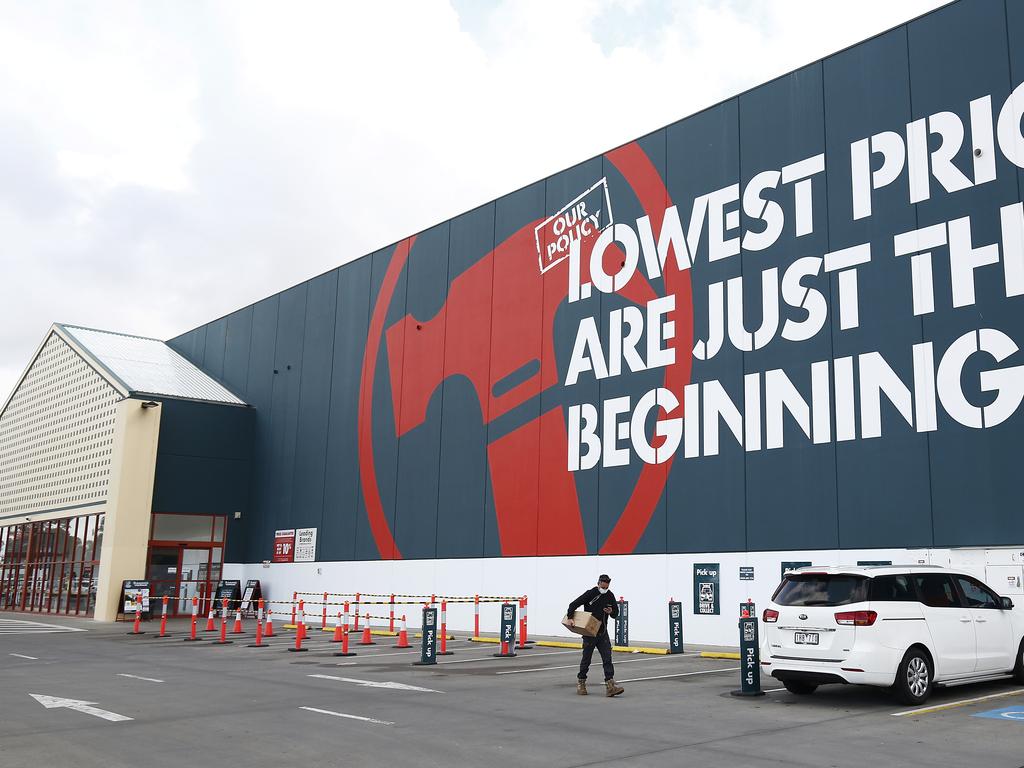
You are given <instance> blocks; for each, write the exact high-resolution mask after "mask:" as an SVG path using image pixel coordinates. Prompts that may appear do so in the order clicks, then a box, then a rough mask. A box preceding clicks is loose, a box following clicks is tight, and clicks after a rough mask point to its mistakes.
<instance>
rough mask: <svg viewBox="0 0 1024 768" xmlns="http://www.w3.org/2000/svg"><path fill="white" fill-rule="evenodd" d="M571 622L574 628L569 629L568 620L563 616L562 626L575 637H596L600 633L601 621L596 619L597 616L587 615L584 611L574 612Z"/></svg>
mask: <svg viewBox="0 0 1024 768" xmlns="http://www.w3.org/2000/svg"><path fill="white" fill-rule="evenodd" d="M572 620H573V621H574V622H575V624H576V626H574V627H570V626H569V619H567V618H566V617H565V616H563V617H562V626H563V627H565V628H566V629H568V630H569V631H570V632H575V633H576V634H577V635H585V636H587V637H597V633H598V632H600V631H601V620H600V619H599V618H597V616H594V615H593V614H590V613H587V612H586V611H576V613H575V614H573V617H572Z"/></svg>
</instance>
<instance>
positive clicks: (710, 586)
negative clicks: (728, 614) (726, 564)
mask: <svg viewBox="0 0 1024 768" xmlns="http://www.w3.org/2000/svg"><path fill="white" fill-rule="evenodd" d="M720 572H721V568H719V565H718V563H694V566H693V612H694V613H695V614H697V615H698V616H717V615H718V614H719V613H720V608H719V595H718V592H719V590H718V584H719V576H718V575H719V573H720Z"/></svg>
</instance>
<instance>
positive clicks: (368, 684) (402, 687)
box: [307, 675, 444, 693]
mask: <svg viewBox="0 0 1024 768" xmlns="http://www.w3.org/2000/svg"><path fill="white" fill-rule="evenodd" d="M307 677H316V678H319V679H320V680H337V681H338V682H340V683H355V684H356V685H360V686H362V687H363V688H390V689H391V690H393V691H422V692H423V693H444V691H435V690H434V689H433V688H420V687H419V686H418V685H406V684H405V683H378V682H375V681H373V680H356V679H355V678H354V677H335V676H334V675H307Z"/></svg>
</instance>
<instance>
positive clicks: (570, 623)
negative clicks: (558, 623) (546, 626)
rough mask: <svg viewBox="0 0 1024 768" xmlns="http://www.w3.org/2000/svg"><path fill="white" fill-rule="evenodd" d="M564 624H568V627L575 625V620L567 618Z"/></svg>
mask: <svg viewBox="0 0 1024 768" xmlns="http://www.w3.org/2000/svg"><path fill="white" fill-rule="evenodd" d="M566 624H568V625H569V626H570V627H575V626H576V622H575V621H574V620H572V619H569V620H568V621H566Z"/></svg>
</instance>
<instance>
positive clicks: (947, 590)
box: [913, 573, 961, 608]
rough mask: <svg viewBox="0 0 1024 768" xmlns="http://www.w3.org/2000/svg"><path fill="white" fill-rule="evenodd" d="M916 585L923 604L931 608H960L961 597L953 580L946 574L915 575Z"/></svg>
mask: <svg viewBox="0 0 1024 768" xmlns="http://www.w3.org/2000/svg"><path fill="white" fill-rule="evenodd" d="M913 578H914V583H915V584H916V585H917V593H918V594H919V595H920V596H921V602H922V603H924V604H925V605H927V606H929V607H931V608H959V607H961V606H960V596H959V595H958V594H957V593H956V588H955V587H954V586H953V579H951V578H950V577H949V576H947V575H946V574H944V573H915V574H914V577H913Z"/></svg>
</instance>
